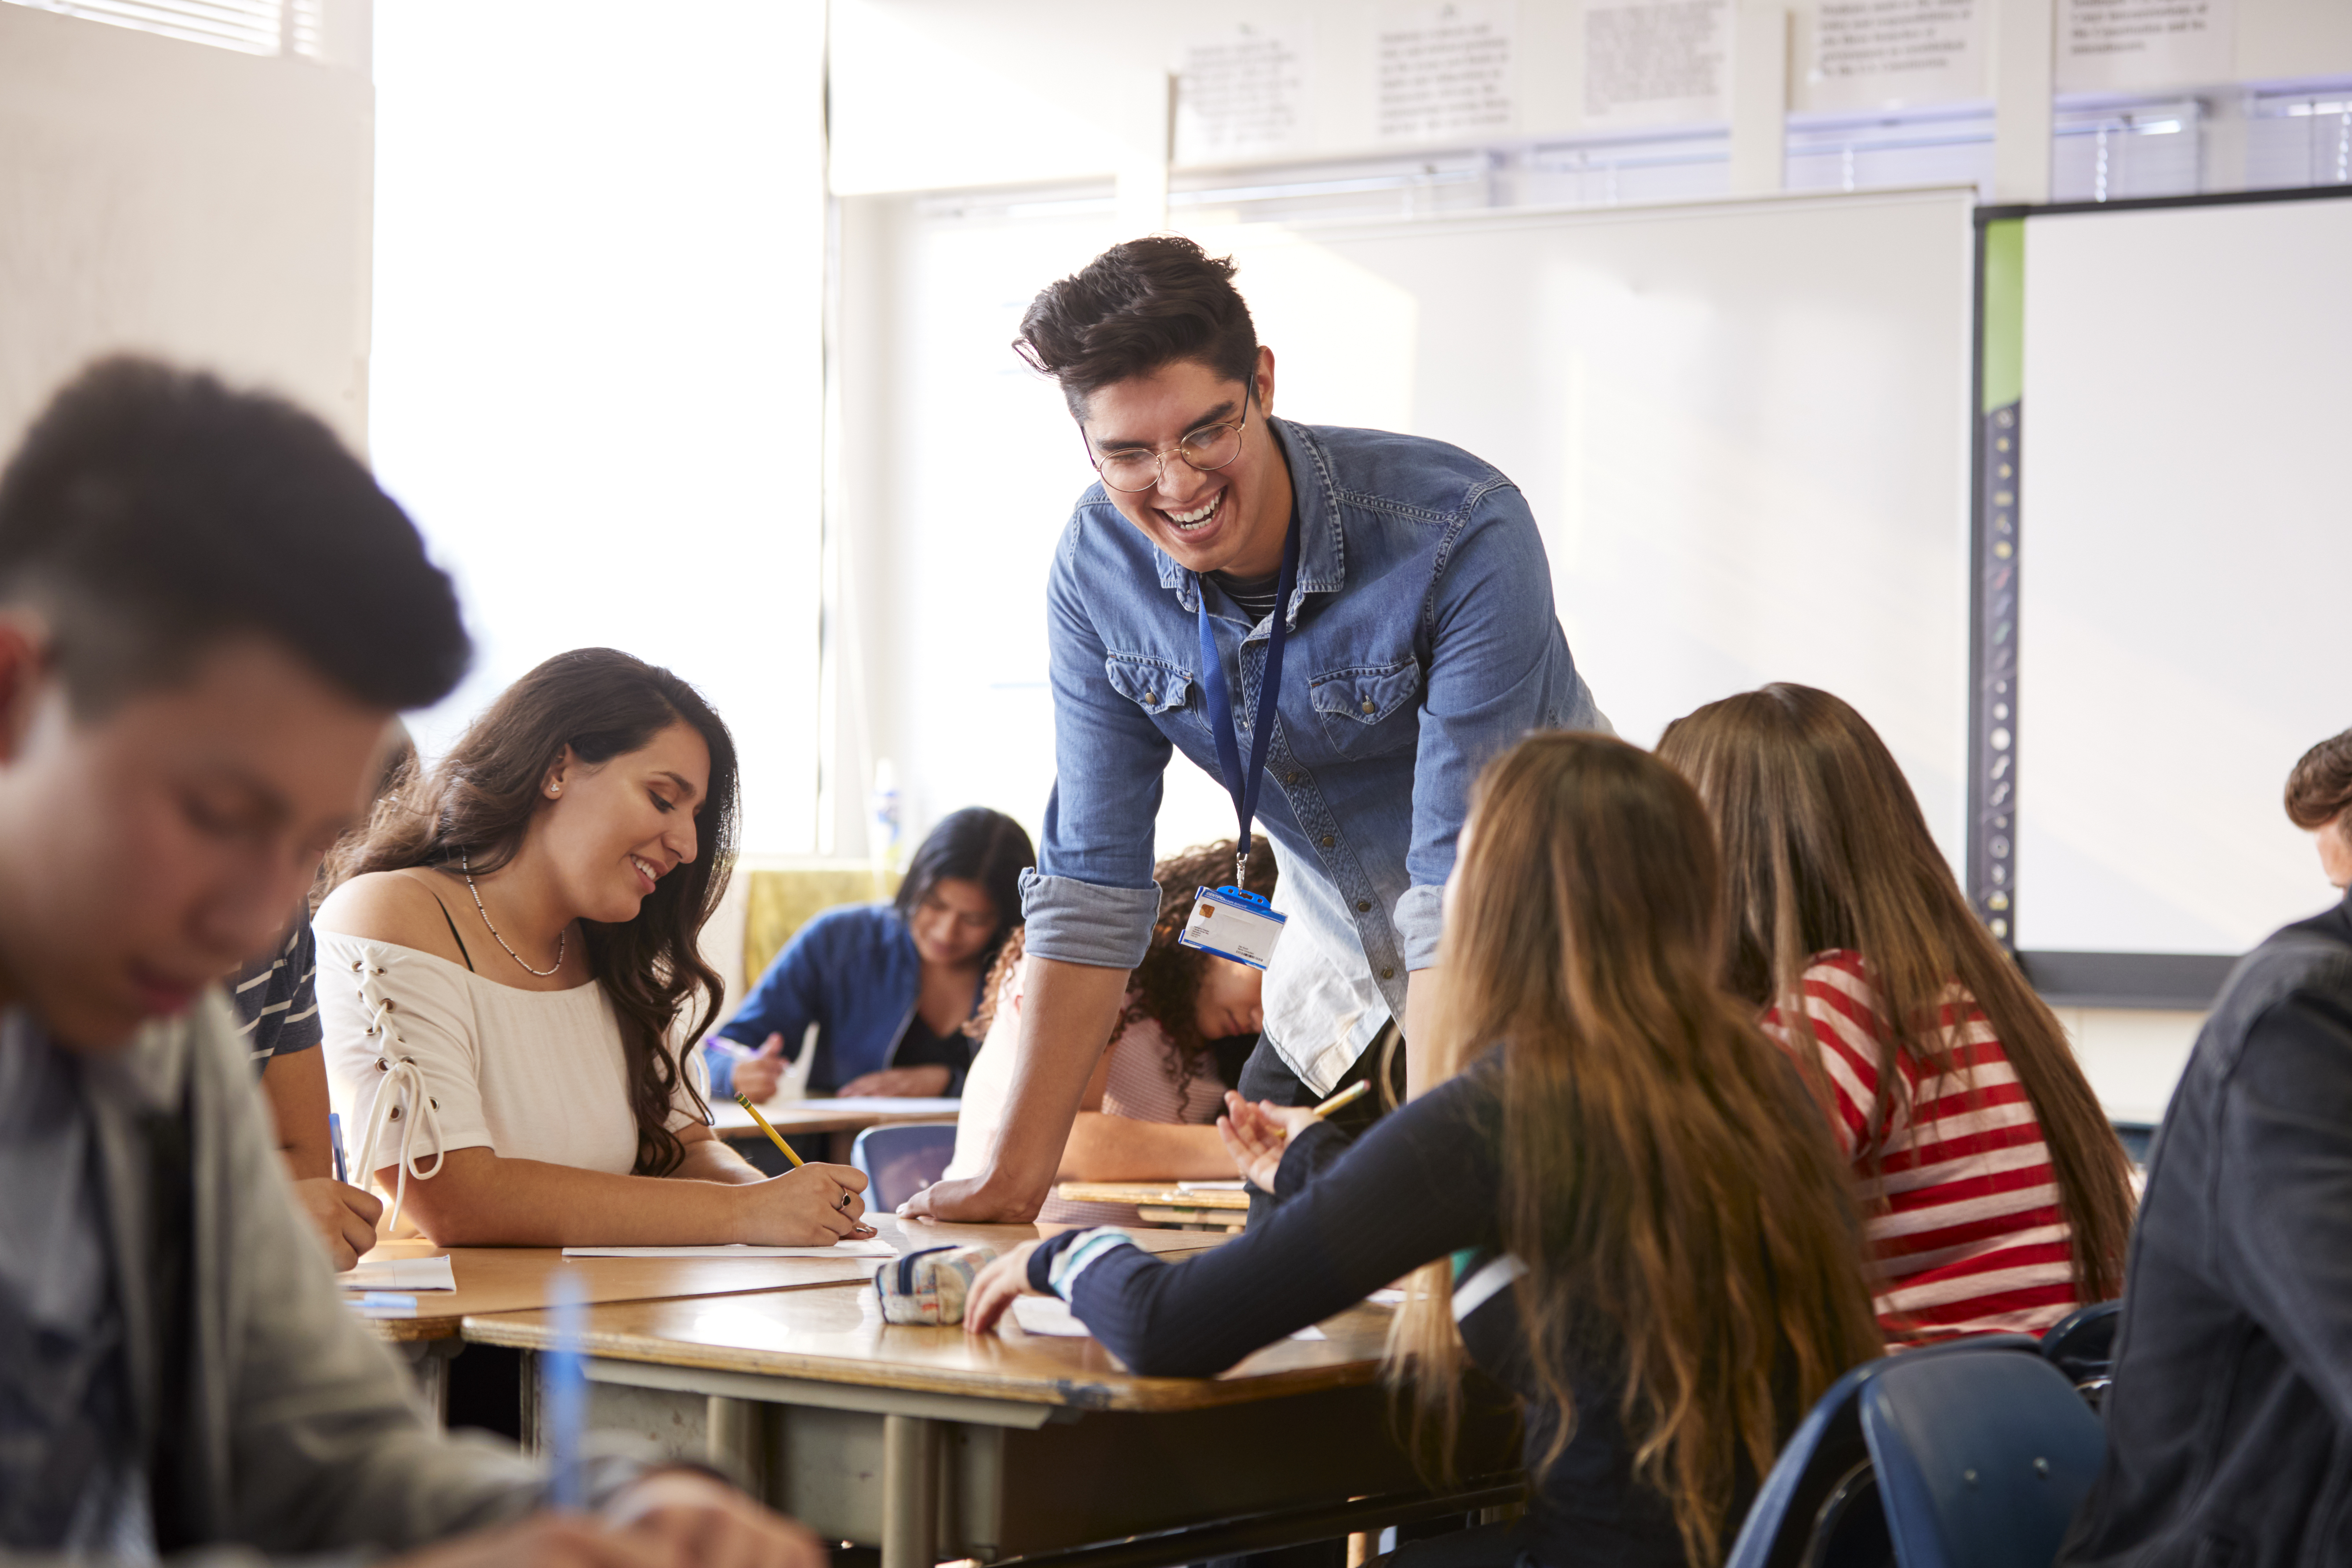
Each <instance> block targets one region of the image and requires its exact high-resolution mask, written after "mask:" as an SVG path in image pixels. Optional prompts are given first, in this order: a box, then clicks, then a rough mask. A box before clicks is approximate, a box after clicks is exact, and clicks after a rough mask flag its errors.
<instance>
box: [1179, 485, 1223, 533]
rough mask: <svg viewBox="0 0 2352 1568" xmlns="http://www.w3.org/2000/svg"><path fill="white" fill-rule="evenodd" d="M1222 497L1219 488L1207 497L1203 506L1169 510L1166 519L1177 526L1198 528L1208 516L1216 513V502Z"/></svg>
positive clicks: (1221, 491) (1207, 519)
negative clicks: (1193, 508)
mask: <svg viewBox="0 0 2352 1568" xmlns="http://www.w3.org/2000/svg"><path fill="white" fill-rule="evenodd" d="M1224 499H1225V492H1224V491H1223V490H1219V491H1218V492H1217V493H1216V494H1215V495H1213V496H1211V497H1210V498H1209V500H1208V503H1207V504H1206V505H1204V506H1202V507H1199V508H1197V509H1195V510H1192V511H1171V512H1169V513H1168V521H1171V522H1172V523H1174V524H1175V525H1176V526H1177V527H1179V528H1198V527H1200V526H1201V524H1202V523H1204V522H1206V521H1209V519H1210V518H1212V517H1213V516H1215V515H1216V511H1217V504H1218V503H1219V502H1220V501H1222V500H1224Z"/></svg>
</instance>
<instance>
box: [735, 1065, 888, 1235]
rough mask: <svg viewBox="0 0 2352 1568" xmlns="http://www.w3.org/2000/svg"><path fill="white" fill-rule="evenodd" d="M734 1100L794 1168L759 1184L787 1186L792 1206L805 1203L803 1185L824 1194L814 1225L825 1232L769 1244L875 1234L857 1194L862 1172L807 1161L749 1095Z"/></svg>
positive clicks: (862, 1186)
mask: <svg viewBox="0 0 2352 1568" xmlns="http://www.w3.org/2000/svg"><path fill="white" fill-rule="evenodd" d="M735 1103H736V1104H738V1105H740V1106H741V1107H742V1108H743V1109H744V1110H746V1111H748V1112H750V1113H751V1120H752V1121H753V1122H754V1123H756V1124H757V1125H758V1127H759V1129H760V1131H762V1132H764V1133H766V1134H767V1135H768V1141H769V1142H772V1143H773V1144H775V1146H776V1147H777V1148H779V1149H781V1150H782V1151H783V1154H784V1158H785V1159H787V1160H790V1161H791V1162H792V1163H793V1168H792V1169H791V1170H790V1171H788V1172H786V1173H784V1174H782V1175H781V1176H777V1177H773V1178H772V1179H771V1180H769V1181H767V1182H763V1183H761V1184H760V1185H761V1186H762V1187H772V1188H784V1189H786V1190H790V1191H791V1192H792V1194H793V1199H794V1200H795V1202H794V1206H795V1207H804V1206H805V1199H806V1197H807V1195H808V1194H807V1192H806V1190H805V1189H808V1188H811V1187H816V1188H819V1189H820V1190H821V1191H822V1192H823V1193H824V1194H825V1196H824V1203H825V1212H824V1213H823V1214H821V1215H817V1216H816V1223H817V1225H818V1226H820V1227H821V1228H822V1229H823V1231H824V1233H825V1234H824V1235H820V1236H817V1237H809V1238H804V1239H793V1240H785V1241H782V1242H778V1243H773V1244H772V1245H779V1246H785V1247H798V1246H803V1245H808V1244H810V1243H812V1242H813V1243H814V1245H818V1246H822V1245H824V1244H825V1243H827V1242H832V1241H836V1240H839V1239H840V1238H841V1237H844V1236H847V1237H851V1238H853V1239H862V1238H864V1237H869V1236H872V1235H873V1234H874V1227H873V1226H870V1225H867V1224H866V1223H865V1221H864V1219H863V1217H862V1216H863V1215H865V1213H866V1200H865V1199H864V1198H863V1197H861V1196H859V1195H858V1194H861V1193H863V1192H864V1191H865V1190H866V1173H865V1172H863V1171H859V1170H855V1169H852V1168H851V1167H849V1166H846V1165H812V1164H810V1163H808V1162H807V1161H806V1160H803V1159H802V1158H801V1157H800V1155H799V1154H798V1153H796V1152H793V1146H792V1145H791V1144H789V1143H787V1142H784V1135H783V1134H782V1133H781V1132H779V1131H776V1129H775V1127H774V1126H773V1125H772V1123H771V1122H770V1121H768V1119H767V1118H766V1117H764V1116H762V1115H761V1114H760V1108H759V1107H758V1106H756V1105H754V1104H752V1103H751V1100H749V1099H748V1098H746V1097H745V1096H743V1095H740V1094H738V1095H737V1096H736V1097H735ZM804 1219H805V1216H803V1223H804ZM744 1239H745V1240H747V1241H753V1240H762V1241H764V1240H766V1239H767V1238H766V1237H744Z"/></svg>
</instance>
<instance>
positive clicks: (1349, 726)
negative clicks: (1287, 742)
mask: <svg viewBox="0 0 2352 1568" xmlns="http://www.w3.org/2000/svg"><path fill="white" fill-rule="evenodd" d="M1420 694H1421V661H1420V660H1419V659H1417V658H1412V657H1411V656H1410V655H1408V656H1407V657H1405V658H1399V659H1393V660H1391V661H1388V662H1386V663H1363V664H1352V665H1349V666H1348V667H1347V668H1341V669H1333V670H1328V671H1326V672H1324V673H1322V674H1320V675H1316V676H1313V677H1311V678H1309V679H1308V681H1307V700H1308V701H1309V702H1310V703H1312V704H1313V706H1314V709H1315V716H1316V718H1317V719H1318V720H1320V721H1321V722H1322V725H1323V738H1324V739H1325V740H1326V741H1327V742H1329V743H1330V745H1331V747H1332V749H1333V750H1335V751H1337V752H1339V754H1340V755H1342V756H1345V757H1381V756H1387V755H1389V754H1390V753H1391V752H1401V751H1407V750H1410V749H1411V748H1412V747H1413V746H1414V745H1416V744H1418V743H1419V742H1420V739H1421V710H1420V708H1419V707H1418V706H1417V705H1416V704H1415V703H1414V701H1413V699H1414V698H1415V697H1417V696H1419V695H1420Z"/></svg>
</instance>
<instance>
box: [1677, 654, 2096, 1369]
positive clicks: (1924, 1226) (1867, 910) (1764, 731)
mask: <svg viewBox="0 0 2352 1568" xmlns="http://www.w3.org/2000/svg"><path fill="white" fill-rule="evenodd" d="M1658 754H1659V756H1661V757H1663V758H1664V759H1665V761H1667V762H1668V763H1672V764H1674V765H1675V767H1676V768H1678V769H1679V770H1681V772H1682V773H1684V775H1685V777H1687V778H1689V779H1690V781H1691V782H1692V784H1695V785H1696V786H1697V789H1698V793H1699V798H1700V799H1702V800H1704V801H1705V802H1706V807H1707V811H1708V814H1709V815H1710V816H1712V817H1713V818H1714V820H1715V825H1716V829H1717V835H1718V836H1719V837H1720V839H1721V842H1722V845H1723V853H1724V880H1723V889H1724V920H1723V930H1724V944H1725V946H1724V952H1725V961H1726V963H1727V973H1728V974H1729V977H1730V982H1731V985H1732V988H1733V990H1735V991H1736V992H1738V994H1741V995H1743V996H1745V997H1746V998H1747V999H1748V1003H1749V1004H1750V1005H1752V1006H1754V1007H1756V1008H1757V1009H1758V1010H1759V1012H1760V1013H1762V1014H1763V1016H1764V1025H1765V1027H1766V1029H1767V1031H1768V1032H1769V1033H1770V1034H1772V1035H1773V1037H1775V1038H1776V1039H1778V1040H1780V1042H1781V1043H1782V1045H1783V1046H1784V1047H1786V1048H1787V1049H1788V1050H1789V1051H1790V1054H1791V1055H1792V1056H1793V1057H1794V1058H1795V1060H1796V1061H1797V1063H1798V1065H1799V1067H1800V1068H1801V1069H1802V1070H1803V1071H1804V1072H1805V1074H1806V1076H1807V1078H1808V1079H1810V1080H1811V1083H1812V1084H1813V1086H1814V1089H1815V1093H1816V1096H1817V1097H1818V1099H1819V1100H1821V1101H1822V1105H1823V1106H1824V1108H1825V1109H1826V1110H1828V1111H1829V1112H1830V1120H1831V1122H1832V1128H1833V1130H1834V1131H1835V1132H1836V1134H1837V1137H1838V1139H1839V1142H1840V1144H1841V1146H1842V1147H1843V1150H1844V1152H1845V1153H1846V1155H1847V1157H1848V1159H1849V1161H1850V1162H1851V1163H1852V1165H1853V1180H1854V1182H1855V1184H1856V1194H1857V1197H1858V1199H1859V1201H1860V1203H1861V1205H1862V1208H1863V1211H1864V1215H1865V1216H1866V1226H1867V1231H1868V1239H1869V1244H1870V1248H1871V1257H1872V1264H1873V1269H1874V1274H1875V1276H1876V1278H1875V1281H1874V1288H1875V1290H1876V1293H1877V1306H1878V1311H1879V1316H1880V1319H1881V1321H1882V1322H1883V1324H1884V1326H1885V1330H1886V1332H1887V1335H1888V1337H1889V1338H1890V1339H1892V1340H1895V1341H1896V1342H1906V1343H1920V1342H1927V1341H1931V1340H1937V1339H1948V1338H1952V1337H1954V1336H1957V1335H1961V1334H1970V1333H2001V1332H2014V1331H2026V1332H2038V1331H2041V1330H2042V1329H2045V1328H2047V1327H2049V1326H2050V1325H2051V1324H2053V1323H2054V1322H2056V1321H2058V1320H2059V1319H2060V1318H2063V1317H2064V1316H2065V1315H2066V1314H2067V1313H2068V1312H2071V1311H2073V1310H2074V1309H2075V1308H2076V1307H2078V1306H2081V1305H2083V1304H2084V1303H2087V1302H2092V1301H2101V1300H2107V1299H2109V1298H2111V1297H2114V1296H2116V1295H2118V1294H2120V1293H2121V1291H2122V1289H2123V1267H2124V1247H2125V1243H2126V1240H2127V1239H2128V1237H2129V1234H2130V1230H2131V1223H2132V1210H2133V1200H2132V1192H2131V1165H2130V1162H2129V1160H2128V1159H2127V1158H2126V1155H2125V1153H2124V1150H2123V1145H2122V1144H2121V1143H2120V1142H2117V1140H2116V1134H2115V1129H2114V1128H2113V1127H2112V1126H2111V1125H2110V1124H2109V1123H2108V1121H2107V1119H2106V1115H2105V1112H2104V1111H2103V1110H2100V1108H2099V1101H2098V1097H2097V1096H2096V1095H2095V1094H2094V1093H2093V1092H2092V1090H2091V1086H2090V1082H2089V1080H2088V1079H2085V1078H2084V1076H2083V1069H2082V1068H2081V1067H2080V1066H2079V1065H2078V1064H2077V1063H2076V1062H2075V1060H2074V1052H2073V1051H2072V1050H2071V1049H2069V1048H2068V1047H2067V1044H2066V1037H2065V1034H2064V1031H2063V1029H2061V1028H2060V1026H2059V1023H2058V1019H2057V1017H2056V1016H2055V1015H2053V1013H2052V1012H2051V1011H2050V1009H2049V1007H2048V1006H2047V1005H2044V1004H2043V1003H2042V999H2041V998H2040V997H2039V996H2037V995H2035V994H2034V993H2033V988H2032V986H2031V985H2030V984H2027V983H2026V979H2025V976H2024V975H2023V974H2022V973H2020V972H2019V970H2018V967H2017V965H2016V964H2015V963H2013V962H2012V961H2011V959H2010V958H2009V956H2008V955H2007V954H2006V953H2004V952H2001V951H2000V947H1999V946H1998V945H1996V944H1995V942H1993V940H1992V937H1991V935H1990V933H1989V932H1988V931H1986V930H1985V928H1984V926H1983V925H1982V924H1981V923H1980V922H1979V921H1978V920H1977V918H1976V916H1975V914H1974V913H1973V912H1972V911H1971V910H1970V909H1969V902H1968V900H1967V898H1966V897H1965V896H1963V895H1962V893H1961V892H1960V887H1959V883H1958V880H1956V879H1954V877H1953V875H1952V868H1951V866H1950V864H1949V863H1948V861H1946V860H1945V858H1944V856H1943V852H1942V851H1941V850H1939V849H1937V847H1936V841H1935V839H1934V837H1932V836H1931V835H1930V834H1929V833H1928V831H1927V817H1926V816H1925V815H1924V814H1923V813H1922V812H1921V811H1920V809H1919V802H1918V800H1917V798H1916V796H1914V795H1912V793H1911V785H1910V784H1909V783H1908V782H1907V781H1906V779H1905V778H1904V776H1903V770H1902V769H1901V768H1900V767H1899V766H1897V765H1896V763H1895V758H1894V755H1893V753H1891V752H1888V751H1887V749H1886V744H1885V742H1883V741H1881V740H1880V739H1879V737H1878V732H1877V731H1875V730H1873V729H1872V728H1871V727H1870V724H1869V722H1868V721H1866V720H1864V718H1863V716H1862V715H1861V714H1860V713H1857V712H1855V711H1854V710H1853V708H1852V707H1851V706H1849V705H1848V704H1847V703H1845V702H1843V701H1842V700H1839V699H1838V698H1836V697H1833V696H1832V695H1831V694H1830V693H1828V692H1826V691H1819V690H1815V689H1813V688H1811V687H1809V686H1790V685H1775V686H1767V687H1765V688H1763V689H1761V690H1758V691H1748V692H1743V693H1741V694H1740V695H1739V696H1737V697H1727V698H1726V699H1724V700H1722V701H1720V702H1711V703H1709V704H1707V705H1706V707H1704V708H1701V709H1699V710H1697V711H1696V712H1695V713H1692V714H1689V715H1688V716H1686V717H1685V718H1681V719H1677V720H1675V721H1674V722H1673V723H1672V724H1669V725H1667V726H1666V732H1665V735H1664V738H1663V739H1662V740H1661V741H1660V742H1658ZM1890 1061H1892V1062H1893V1063H1895V1068H1896V1070H1894V1071H1889V1070H1887V1066H1888V1063H1889V1062H1890Z"/></svg>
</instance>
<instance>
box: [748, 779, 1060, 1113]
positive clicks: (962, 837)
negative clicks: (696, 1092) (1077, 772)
mask: <svg viewBox="0 0 2352 1568" xmlns="http://www.w3.org/2000/svg"><path fill="white" fill-rule="evenodd" d="M1036 863H1037V856H1036V852H1035V851H1034V850H1033V849H1032V848H1031V847H1030V845H1029V835H1028V834H1026V833H1024V832H1023V831H1022V828H1021V825H1020V824H1019V823H1017V822H1015V821H1013V819H1012V818H1011V817H1009V816H1005V815H1004V814H1003V812H1001V811H991V810H989V809H988V808H987V807H986V806H981V805H972V806H966V807H965V808H964V809H963V810H961V811H959V812H955V813H952V814H951V815H950V816H946V817H944V818H942V819H941V820H940V825H939V826H937V827H934V828H932V829H931V831H930V832H929V834H928V835H926V836H925V837H924V839H923V842H922V846H921V847H919V848H918V849H917V850H916V851H915V858H914V859H913V860H912V861H911V862H909V863H908V867H907V878H906V880H905V881H903V882H901V883H899V884H898V897H897V898H895V899H893V900H890V901H889V902H887V903H873V904H845V905H843V906H842V907H841V908H839V909H837V910H825V911H824V913H823V914H821V915H819V916H817V917H816V919H814V920H813V921H809V923H808V924H806V925H804V926H803V927H801V929H800V930H799V931H795V932H793V940H792V941H791V942H786V943H785V944H784V950H783V952H780V953H778V954H777V955H776V959H775V962H774V963H771V964H769V965H768V972H767V973H765V974H762V975H761V976H760V981H759V984H756V985H754V986H752V987H751V995H750V996H748V997H746V998H745V999H744V1002H743V1010H742V1011H741V1012H740V1013H738V1014H736V1015H735V1016H734V1017H732V1018H730V1019H729V1020H728V1021H727V1022H726V1024H725V1025H723V1026H720V1028H719V1030H718V1031H717V1032H716V1033H715V1034H714V1035H713V1037H712V1039H711V1042H710V1048H711V1049H712V1051H713V1053H714V1054H713V1055H712V1057H711V1058H710V1065H711V1084H712V1088H713V1090H714V1092H725V1088H726V1087H731V1088H733V1089H740V1090H741V1091H742V1092H743V1093H745V1094H746V1095H749V1096H750V1097H751V1099H753V1100H766V1099H767V1098H768V1097H769V1096H770V1095H772V1094H773V1093H775V1092H776V1085H777V1083H778V1082H779V1081H780V1080H781V1079H782V1076H783V1067H784V1063H786V1062H788V1061H797V1060H799V1059H800V1054H801V1041H802V1039H803V1037H804V1036H805V1035H806V1034H807V1032H808V1026H810V1025H811V1024H814V1025H815V1026H816V1059H815V1060H814V1062H812V1063H810V1064H809V1077H808V1086H809V1088H810V1089H813V1090H814V1091H815V1092H817V1093H819V1094H841V1095H866V1094H878V1095H890V1096H927V1095H960V1094H961V1093H962V1092H963V1082H964V1074H965V1073H966V1072H967V1071H969V1070H970V1069H971V1049H972V1046H971V1037H970V1036H969V1035H967V1034H966V1033H965V1032H964V1025H965V1023H966V1022H967V1021H969V1020H970V1019H971V1016H972V1015H973V1014H974V1013H975V1012H976V1011H977V1010H978V1009H979V1006H980V1000H981V994H982V983H983V982H984V981H985V980H986V979H987V977H988V972H989V966H990V965H992V963H995V962H996V955H997V952H998V951H999V950H1000V949H1002V948H1003V945H1004V939H1005V937H1006V935H1007V934H1008V933H1009V932H1011V931H1012V930H1013V926H1014V924H1015V923H1016V922H1017V921H1019V920H1020V918H1021V873H1022V872H1024V871H1026V870H1027V869H1029V868H1031V867H1032V866H1034V865H1035V864H1036ZM730 1044H731V1045H733V1046H735V1047H740V1049H742V1050H750V1049H751V1047H758V1048H757V1050H756V1051H753V1052H752V1054H751V1055H750V1056H741V1055H740V1053H739V1052H732V1051H730V1050H729V1048H728V1047H729V1046H730ZM730 1069H731V1071H732V1073H733V1075H734V1077H733V1081H732V1084H731V1086H730V1085H727V1080H726V1075H727V1074H728V1072H729V1071H730Z"/></svg>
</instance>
